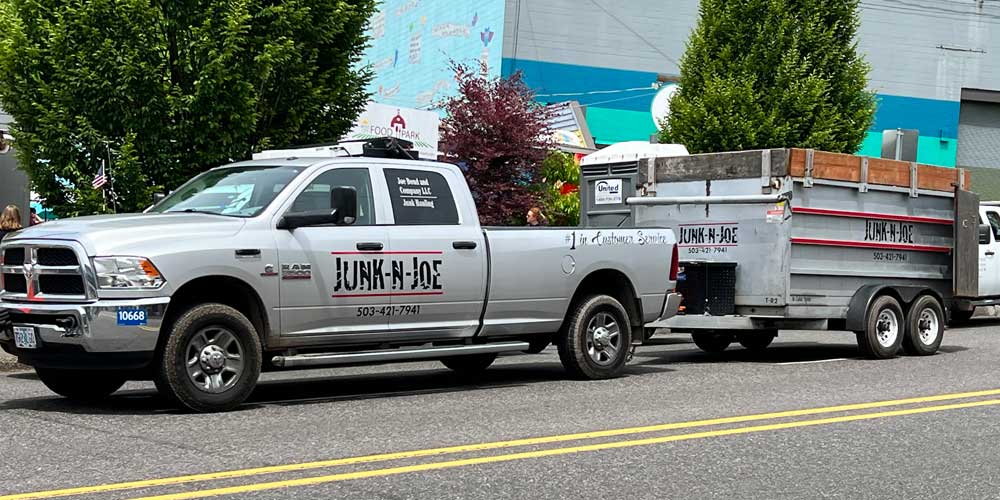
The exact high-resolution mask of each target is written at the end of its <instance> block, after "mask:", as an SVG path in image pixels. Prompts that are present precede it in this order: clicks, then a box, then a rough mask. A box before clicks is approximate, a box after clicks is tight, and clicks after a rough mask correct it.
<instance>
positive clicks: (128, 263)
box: [94, 257, 166, 290]
mask: <svg viewBox="0 0 1000 500" xmlns="http://www.w3.org/2000/svg"><path fill="white" fill-rule="evenodd" d="M94 269H95V270H96V271H97V286H98V287H100V288H102V289H112V290H121V289H133V290H153V289H156V288H160V287H161V286H163V283H165V282H166V280H164V279H163V275H161V274H160V271H159V270H158V269H156V266H154V265H153V263H152V262H150V261H149V259H144V258H142V257H94Z"/></svg>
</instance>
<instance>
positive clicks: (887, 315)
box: [857, 295, 904, 359]
mask: <svg viewBox="0 0 1000 500" xmlns="http://www.w3.org/2000/svg"><path fill="white" fill-rule="evenodd" d="M903 331H904V316H903V308H901V307H900V306H899V302H898V301H897V300H896V299H894V298H892V297H890V296H888V295H883V296H881V297H879V298H877V299H875V300H874V301H873V302H872V305H871V308H870V309H869V310H868V323H867V325H866V328H865V330H864V331H863V332H857V335H858V347H859V348H860V349H861V353H862V354H864V355H865V356H866V357H868V358H871V359H888V358H892V357H894V356H896V354H899V350H900V348H901V347H902V344H903Z"/></svg>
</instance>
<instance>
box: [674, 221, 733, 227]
mask: <svg viewBox="0 0 1000 500" xmlns="http://www.w3.org/2000/svg"><path fill="white" fill-rule="evenodd" d="M737 224H739V222H695V223H692V224H677V226H678V227H687V226H735V225H737Z"/></svg>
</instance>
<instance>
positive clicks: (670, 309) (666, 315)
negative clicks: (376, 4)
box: [656, 293, 683, 322]
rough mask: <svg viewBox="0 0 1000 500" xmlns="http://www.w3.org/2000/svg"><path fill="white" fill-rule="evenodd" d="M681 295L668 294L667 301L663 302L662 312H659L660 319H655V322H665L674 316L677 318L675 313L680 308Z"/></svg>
mask: <svg viewBox="0 0 1000 500" xmlns="http://www.w3.org/2000/svg"><path fill="white" fill-rule="evenodd" d="M681 300H683V297H681V294H679V293H668V294H667V300H665V301H663V311H661V312H660V317H659V318H657V320H656V322H660V321H666V320H668V319H670V318H673V317H674V316H677V311H679V310H680V308H681Z"/></svg>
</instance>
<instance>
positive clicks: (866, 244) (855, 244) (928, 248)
mask: <svg viewBox="0 0 1000 500" xmlns="http://www.w3.org/2000/svg"><path fill="white" fill-rule="evenodd" d="M791 241H792V243H794V244H796V245H819V246H825V247H846V248H877V249H879V250H912V251H915V252H937V253H949V252H951V247H942V246H936V245H908V244H903V243H875V242H870V241H850V240H821V239H816V238H792V239H791Z"/></svg>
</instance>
